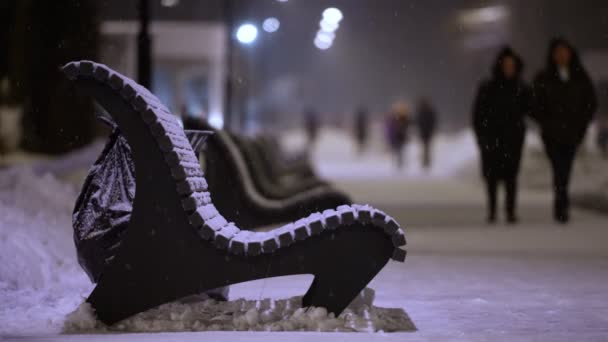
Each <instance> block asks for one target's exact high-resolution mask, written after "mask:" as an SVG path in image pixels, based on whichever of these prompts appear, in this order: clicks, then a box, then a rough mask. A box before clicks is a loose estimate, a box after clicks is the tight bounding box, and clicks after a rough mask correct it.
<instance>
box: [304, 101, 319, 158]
mask: <svg viewBox="0 0 608 342" xmlns="http://www.w3.org/2000/svg"><path fill="white" fill-rule="evenodd" d="M319 126H320V123H319V114H318V113H317V111H316V110H314V109H313V108H310V107H309V108H306V109H305V110H304V129H305V130H306V139H307V148H308V150H309V151H310V150H312V148H313V147H314V145H315V143H316V141H317V137H318V135H319Z"/></svg>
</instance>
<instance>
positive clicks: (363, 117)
mask: <svg viewBox="0 0 608 342" xmlns="http://www.w3.org/2000/svg"><path fill="white" fill-rule="evenodd" d="M354 126H355V127H354V137H355V141H356V142H357V150H358V152H359V154H361V153H363V151H364V150H365V146H366V145H367V138H368V135H369V112H368V110H367V108H365V107H364V106H360V107H359V108H358V109H357V111H356V112H355V125H354Z"/></svg>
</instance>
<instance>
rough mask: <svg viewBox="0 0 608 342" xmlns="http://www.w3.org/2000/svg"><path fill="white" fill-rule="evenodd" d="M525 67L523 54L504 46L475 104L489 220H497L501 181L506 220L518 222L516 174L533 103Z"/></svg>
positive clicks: (474, 123)
mask: <svg viewBox="0 0 608 342" xmlns="http://www.w3.org/2000/svg"><path fill="white" fill-rule="evenodd" d="M522 70H523V62H522V60H521V58H520V57H519V56H518V55H516V54H515V52H513V50H511V48H509V47H505V48H503V49H502V51H500V53H499V54H498V57H497V58H496V62H495V64H494V67H493V69H492V76H491V78H490V79H489V80H486V81H483V82H482V83H481V85H480V86H479V90H478V92H477V97H476V98H475V102H474V105H473V130H474V131H475V136H476V138H477V145H478V147H479V152H480V156H481V171H482V175H483V178H484V181H485V183H486V184H485V185H486V191H487V201H488V204H487V210H488V213H487V214H488V216H487V220H488V223H494V222H495V221H496V197H497V192H498V186H499V184H502V183H504V186H505V193H506V201H505V202H506V203H505V204H506V205H505V209H506V210H505V211H506V218H507V222H509V223H516V222H517V176H518V173H519V165H520V161H521V154H522V148H523V144H524V137H525V131H526V127H525V122H524V117H525V116H526V115H527V114H528V113H529V111H530V109H531V105H532V104H531V103H532V95H531V91H530V88H529V87H528V86H527V85H526V84H525V83H524V81H523V80H522V76H521V75H522Z"/></svg>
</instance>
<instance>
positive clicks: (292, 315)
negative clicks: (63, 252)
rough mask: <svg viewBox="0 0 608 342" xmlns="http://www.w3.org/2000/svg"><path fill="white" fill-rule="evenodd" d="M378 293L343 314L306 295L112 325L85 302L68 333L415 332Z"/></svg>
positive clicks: (195, 305)
mask: <svg viewBox="0 0 608 342" xmlns="http://www.w3.org/2000/svg"><path fill="white" fill-rule="evenodd" d="M373 299H374V291H373V290H371V289H365V291H363V293H362V294H361V296H359V298H357V299H356V300H355V301H353V303H352V304H351V305H350V306H349V308H347V309H346V310H345V311H344V312H343V313H342V314H341V315H340V316H338V317H335V316H334V314H332V313H329V314H328V313H327V310H326V309H325V308H314V307H311V308H302V307H301V306H300V304H301V302H302V297H292V298H289V299H281V300H273V299H269V298H267V299H263V300H260V301H257V300H245V299H238V300H235V301H228V302H216V301H215V300H213V299H206V300H200V301H195V302H192V301H178V302H174V303H168V304H164V305H162V306H160V307H158V308H155V309H151V310H148V311H146V312H142V313H139V314H137V315H135V316H133V317H130V318H128V319H125V320H123V321H121V322H119V323H117V324H115V325H113V326H111V327H108V326H105V325H104V324H103V323H101V322H99V321H97V320H96V319H95V317H94V314H93V309H92V308H91V306H90V305H89V304H88V303H83V304H82V305H81V306H80V307H78V309H76V311H74V312H73V313H71V314H70V315H68V318H67V319H66V322H65V325H64V332H66V333H83V332H87V333H97V332H106V331H120V332H160V331H212V330H222V331H342V332H376V331H386V332H394V331H412V330H415V329H416V328H415V327H414V325H413V323H412V322H411V321H410V319H409V317H408V316H407V315H406V314H405V312H404V311H403V310H401V309H383V308H378V307H375V306H373V305H372V302H373Z"/></svg>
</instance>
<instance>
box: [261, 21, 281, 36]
mask: <svg viewBox="0 0 608 342" xmlns="http://www.w3.org/2000/svg"><path fill="white" fill-rule="evenodd" d="M279 27H281V22H280V21H279V19H277V18H274V17H270V18H266V20H264V22H263V23H262V29H264V31H266V32H269V33H273V32H276V31H277V30H278V29H279Z"/></svg>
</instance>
